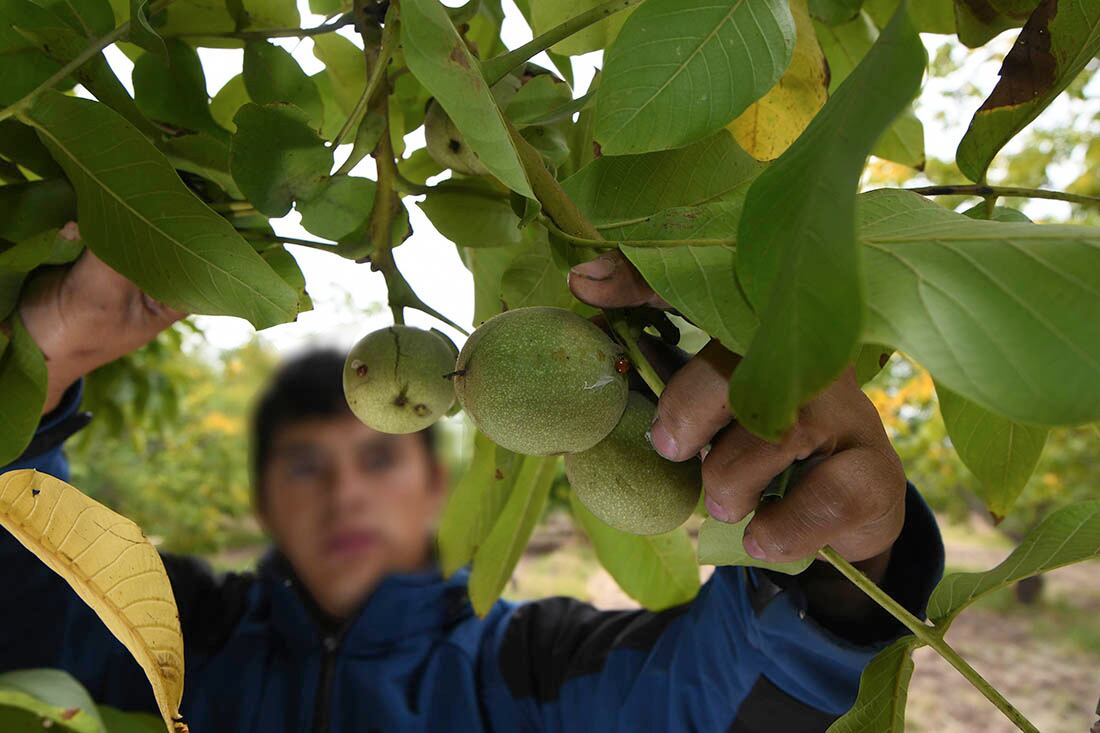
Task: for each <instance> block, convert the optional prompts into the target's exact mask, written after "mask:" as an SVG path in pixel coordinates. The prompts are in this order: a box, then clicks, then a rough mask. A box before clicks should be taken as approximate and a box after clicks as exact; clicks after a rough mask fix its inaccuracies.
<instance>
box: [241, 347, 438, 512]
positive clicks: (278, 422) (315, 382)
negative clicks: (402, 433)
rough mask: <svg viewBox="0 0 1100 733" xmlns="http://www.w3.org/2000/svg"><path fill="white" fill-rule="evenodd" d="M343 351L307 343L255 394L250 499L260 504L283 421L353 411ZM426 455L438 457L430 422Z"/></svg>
mask: <svg viewBox="0 0 1100 733" xmlns="http://www.w3.org/2000/svg"><path fill="white" fill-rule="evenodd" d="M345 358H346V354H344V353H343V352H341V351H339V350H337V349H334V348H311V349H309V350H307V351H303V352H301V353H299V354H297V355H295V356H293V357H290V358H288V359H287V360H285V361H284V362H283V363H282V364H281V365H280V366H279V367H278V368H277V369H276V370H275V373H274V375H272V377H271V379H270V381H269V382H268V383H267V385H266V386H265V387H264V389H263V391H261V392H260V394H259V395H258V396H257V398H256V403H255V407H254V408H253V411H252V424H251V427H250V448H251V454H252V455H251V461H250V468H251V475H252V502H253V505H254V506H255V507H256V508H258V509H259V508H262V507H263V498H264V497H263V471H264V467H265V466H266V465H267V461H268V459H269V458H270V457H271V446H272V443H273V441H274V439H275V436H276V434H278V432H279V431H280V430H282V429H283V428H285V427H286V426H287V425H290V424H292V423H296V422H300V421H302V420H308V419H311V418H330V417H341V416H344V415H351V414H352V412H351V408H349V407H348V403H347V400H346V399H345V398H344V383H343V377H344V360H345ZM419 435H421V436H422V437H423V439H424V447H425V448H427V449H428V456H429V459H430V460H432V461H435V460H436V453H435V447H436V435H435V429H434V427H428V428H426V429H424V430H421V431H420V433H419Z"/></svg>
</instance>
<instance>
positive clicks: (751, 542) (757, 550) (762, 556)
mask: <svg viewBox="0 0 1100 733" xmlns="http://www.w3.org/2000/svg"><path fill="white" fill-rule="evenodd" d="M743 544H744V546H745V552H747V553H749V555H751V556H752V557H755V558H756V559H757V560H767V559H768V556H767V554H766V553H765V552H764V548H763V547H761V546H760V543H759V542H757V541H756V538H755V537H753V536H752V535H751V534H746V535H745V540H744V543H743Z"/></svg>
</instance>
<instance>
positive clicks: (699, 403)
mask: <svg viewBox="0 0 1100 733" xmlns="http://www.w3.org/2000/svg"><path fill="white" fill-rule="evenodd" d="M569 285H570V289H571V290H572V291H573V294H574V295H576V297H577V298H579V299H580V300H582V301H584V302H586V303H588V304H590V305H593V306H596V307H601V308H610V307H629V306H638V305H648V306H657V307H667V304H665V303H664V301H662V300H661V299H660V297H659V296H658V295H656V294H655V293H654V292H653V290H652V289H651V288H650V287H649V286H648V285H647V284H646V283H645V281H644V279H643V278H642V277H641V275H640V274H639V273H638V271H637V270H636V269H634V267H633V266H632V265H631V264H630V263H629V262H628V261H627V260H626V258H624V257H623V256H622V255H621V254H619V253H618V252H612V253H607V254H603V255H601V256H600V257H598V258H597V259H595V260H593V261H591V262H586V263H583V264H580V265H577V266H576V267H574V268H573V270H572V271H571V272H570V275H569ZM731 287H733V285H732V284H731ZM739 361H740V356H738V355H736V354H733V353H731V352H729V351H728V350H726V349H725V348H724V347H723V346H722V345H721V344H719V343H718V342H717V341H715V340H712V341H711V342H710V343H709V344H707V345H706V346H705V347H704V348H703V349H702V350H701V351H700V352H699V353H698V354H697V355H696V356H695V357H694V358H692V359H691V360H690V361H689V362H688V363H687V364H686V365H685V366H684V367H683V368H681V369H680V370H679V371H677V372H676V373H675V374H674V375H673V376H672V378H671V379H670V380H669V382H668V386H667V387H666V389H665V391H664V393H663V394H662V395H661V397H660V401H659V403H658V406H657V418H656V420H655V421H654V423H653V427H652V430H651V436H652V443H653V446H654V448H656V450H657V451H658V452H660V453H661V454H662V455H664V456H665V457H666V458H668V459H670V460H673V461H683V460H687V459H688V458H690V457H692V456H695V455H699V454H701V453H704V450H705V448H706V446H708V445H709V446H710V450H709V451H708V452H705V455H704V458H703V488H704V490H705V492H706V505H707V509H708V511H709V513H710V514H711V516H713V517H714V518H715V519H717V520H719V521H723V522H737V521H739V520H741V519H743V518H744V517H745V516H746V515H748V514H749V513H750V512H752V511H754V510H755V511H756V516H755V517H754V518H753V520H752V522H750V523H749V526H748V528H747V529H746V532H745V550H746V551H747V552H748V553H749V554H751V555H753V556H755V557H757V558H760V559H764V560H770V561H788V560H794V559H798V558H803V557H808V556H811V555H813V554H814V553H816V552H817V550H818V549H820V548H821V547H822V546H824V545H832V546H833V547H834V548H836V550H837V551H838V552H839V553H840V554H841V555H843V556H844V557H845V558H847V559H848V560H851V561H853V562H859V563H860V566H861V569H863V570H864V571H865V572H867V573H868V575H871V576H872V577H873V578H876V579H877V577H876V576H879V577H881V574H882V573H883V572H884V571H885V569H886V565H887V563H888V560H889V555H890V553H889V550H890V548H891V547H892V545H893V543H894V541H895V540H896V539H897V537H898V535H899V533H900V531H901V527H902V524H903V522H904V517H905V486H906V482H905V474H904V471H903V469H902V466H901V461H900V460H899V458H898V455H897V453H895V452H894V449H893V446H891V444H890V441H889V439H888V438H887V436H886V431H885V430H884V428H883V425H882V421H881V420H880V418H879V416H878V412H877V411H876V410H875V407H874V405H872V404H871V401H870V400H869V399H867V397H866V395H864V393H863V391H862V390H861V389H860V387H859V385H858V384H857V382H856V379H855V375H854V372H853V370H852V369H850V368H849V369H848V370H847V371H846V372H845V373H844V374H842V375H841V376H840V377H839V378H838V379H837V380H836V381H835V382H833V383H832V384H831V385H829V386H828V387H827V388H826V389H825V390H823V391H822V392H821V393H820V394H818V395H817V396H816V397H814V398H813V399H812V400H810V401H809V402H808V403H807V404H805V405H803V407H802V408H801V410H800V411H799V417H798V421H797V422H796V423H795V425H794V427H792V428H791V429H790V430H789V431H788V432H787V434H786V435H785V436H784V437H783V439H782V440H781V441H780V442H778V443H770V442H768V441H765V440H763V439H761V438H758V437H756V436H755V435H753V434H752V433H750V432H749V431H748V430H746V429H745V428H744V427H742V426H740V425H738V424H737V423H736V421H735V420H734V419H733V416H732V415H731V414H730V410H729V403H728V399H727V389H728V384H729V378H730V375H731V374H732V373H733V370H734V368H736V366H737V363H738V362H739ZM806 459H809V461H810V462H811V467H810V468H809V470H808V471H806V472H805V473H804V474H803V475H802V477H801V479H800V480H799V481H798V483H797V485H795V486H793V487H792V488H791V489H790V490H789V492H788V494H787V496H786V497H784V499H783V500H782V501H779V502H775V503H771V504H765V505H763V506H760V505H759V502H760V497H761V494H762V493H763V492H764V490H765V488H766V487H767V486H768V483H769V482H770V481H771V480H772V479H773V478H774V477H776V476H777V475H779V474H780V473H782V472H783V470H784V469H786V468H787V467H788V466H790V465H791V464H792V463H794V462H795V461H796V460H806ZM861 561H863V562H861Z"/></svg>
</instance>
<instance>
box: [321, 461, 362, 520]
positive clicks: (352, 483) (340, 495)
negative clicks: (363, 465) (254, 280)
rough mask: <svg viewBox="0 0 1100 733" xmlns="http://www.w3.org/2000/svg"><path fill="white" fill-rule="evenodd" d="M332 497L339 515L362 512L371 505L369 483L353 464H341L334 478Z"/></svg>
mask: <svg viewBox="0 0 1100 733" xmlns="http://www.w3.org/2000/svg"><path fill="white" fill-rule="evenodd" d="M331 496H332V503H333V509H334V510H335V511H336V512H337V513H339V514H345V513H348V512H352V511H356V510H362V509H364V508H365V507H367V506H369V505H370V499H371V491H370V486H369V482H368V481H367V480H366V478H365V477H364V476H363V472H362V471H360V470H358V468H357V467H356V465H355V464H354V463H353V462H350V461H348V462H341V464H340V465H339V466H338V468H337V470H336V471H335V473H334V475H333V476H332V487H331Z"/></svg>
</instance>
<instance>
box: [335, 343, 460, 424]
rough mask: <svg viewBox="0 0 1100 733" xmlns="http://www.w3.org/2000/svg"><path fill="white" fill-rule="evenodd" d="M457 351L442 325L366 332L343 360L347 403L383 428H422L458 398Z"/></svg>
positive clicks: (355, 411)
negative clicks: (454, 380) (455, 380)
mask: <svg viewBox="0 0 1100 733" xmlns="http://www.w3.org/2000/svg"><path fill="white" fill-rule="evenodd" d="M456 351H457V350H456V348H455V346H454V344H452V343H451V342H450V340H449V339H448V338H447V337H445V336H443V335H442V334H441V333H439V332H438V331H425V330H423V329H419V328H413V327H411V326H390V327H389V328H383V329H380V330H378V331H372V332H371V333H368V334H367V335H366V336H364V337H363V338H362V339H360V340H359V342H358V343H357V344H355V346H353V347H352V349H351V351H350V352H349V353H348V358H347V360H346V361H345V362H344V396H345V397H346V398H347V401H348V406H349V407H351V411H352V412H353V413H355V416H356V417H358V418H359V419H360V420H362V421H363V423H364V424H365V425H367V426H368V427H371V428H374V429H375V430H378V431H380V432H383V433H414V432H416V431H417V430H423V429H424V428H426V427H428V426H429V425H431V424H432V423H434V422H435V421H436V420H439V419H440V418H441V417H443V416H444V415H446V414H447V411H448V410H450V409H451V405H452V404H454V401H455V393H454V387H453V385H452V384H451V380H450V373H451V372H452V371H454V363H455V352H456Z"/></svg>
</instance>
